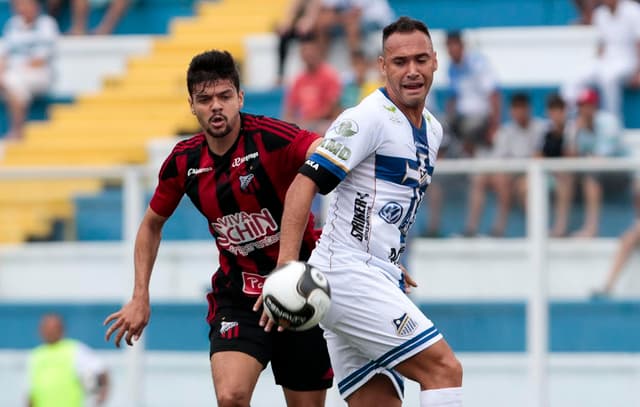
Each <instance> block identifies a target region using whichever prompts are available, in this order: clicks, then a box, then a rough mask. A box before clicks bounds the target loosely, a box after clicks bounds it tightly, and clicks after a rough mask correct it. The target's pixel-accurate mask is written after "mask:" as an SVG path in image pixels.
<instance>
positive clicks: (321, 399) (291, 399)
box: [283, 388, 327, 407]
mask: <svg viewBox="0 0 640 407" xmlns="http://www.w3.org/2000/svg"><path fill="white" fill-rule="evenodd" d="M283 391H284V399H285V400H286V402H287V407H324V403H325V400H326V398H327V390H315V391H295V390H291V389H286V388H284V389H283Z"/></svg>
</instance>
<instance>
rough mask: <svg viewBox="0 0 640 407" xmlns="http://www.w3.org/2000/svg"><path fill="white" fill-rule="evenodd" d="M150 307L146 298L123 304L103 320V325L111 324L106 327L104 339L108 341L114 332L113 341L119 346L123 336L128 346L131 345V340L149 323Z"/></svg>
mask: <svg viewBox="0 0 640 407" xmlns="http://www.w3.org/2000/svg"><path fill="white" fill-rule="evenodd" d="M150 315H151V308H150V306H149V300H148V299H137V298H136V299H132V300H131V301H129V302H128V303H127V304H125V305H124V306H123V307H122V308H121V309H120V311H118V312H114V313H113V314H111V315H109V316H108V317H107V319H105V320H104V322H103V325H104V326H107V325H109V324H110V323H111V322H113V321H115V322H113V324H112V325H111V326H110V327H109V329H107V333H106V334H105V340H106V341H107V342H109V339H110V338H111V335H112V334H115V339H114V343H115V345H116V347H118V348H119V347H120V341H121V340H122V338H123V337H124V338H125V342H126V343H127V345H129V346H133V340H136V341H137V340H138V339H139V338H140V335H142V331H143V330H144V328H145V327H146V326H147V324H148V323H149V317H150ZM125 335H126V336H125Z"/></svg>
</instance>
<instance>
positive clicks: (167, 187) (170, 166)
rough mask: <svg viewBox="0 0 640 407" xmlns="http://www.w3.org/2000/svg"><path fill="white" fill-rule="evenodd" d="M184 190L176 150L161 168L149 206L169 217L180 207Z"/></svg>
mask: <svg viewBox="0 0 640 407" xmlns="http://www.w3.org/2000/svg"><path fill="white" fill-rule="evenodd" d="M184 192H185V189H184V182H183V181H182V178H181V177H180V173H179V171H178V162H177V156H176V154H175V150H174V151H173V152H172V153H171V155H169V157H167V159H166V160H165V161H164V163H163V164H162V167H161V168H160V173H159V175H158V186H157V187H156V190H155V192H154V193H153V196H152V197H151V201H150V203H149V206H150V207H151V209H153V211H154V212H155V213H157V214H158V215H160V216H164V217H167V218H168V217H169V216H171V215H172V214H173V212H174V211H175V210H176V208H177V207H178V204H179V203H180V200H181V199H182V196H183V195H184Z"/></svg>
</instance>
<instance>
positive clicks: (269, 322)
mask: <svg viewBox="0 0 640 407" xmlns="http://www.w3.org/2000/svg"><path fill="white" fill-rule="evenodd" d="M261 307H262V294H260V295H259V296H258V299H257V300H256V302H255V304H253V311H254V312H258V311H260V308H261ZM258 325H260V326H262V327H264V331H265V332H271V329H273V327H274V326H276V325H277V324H276V322H275V321H274V320H273V319H271V318H269V315H267V312H266V311H265V310H264V309H263V310H262V315H261V316H260V320H259V321H258ZM277 326H278V332H282V331H284V330H285V329H286V326H285V324H281V325H277Z"/></svg>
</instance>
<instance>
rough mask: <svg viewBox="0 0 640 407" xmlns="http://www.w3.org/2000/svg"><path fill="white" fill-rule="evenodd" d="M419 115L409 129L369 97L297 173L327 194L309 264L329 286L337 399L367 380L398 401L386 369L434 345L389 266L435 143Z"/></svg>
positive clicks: (434, 335)
mask: <svg viewBox="0 0 640 407" xmlns="http://www.w3.org/2000/svg"><path fill="white" fill-rule="evenodd" d="M422 116H423V120H422V125H421V127H420V128H415V127H414V126H413V125H412V124H411V123H410V122H409V120H408V119H407V118H406V117H405V115H404V114H403V113H402V112H401V111H400V109H398V107H397V106H396V105H394V104H393V102H392V101H391V100H390V99H389V97H388V96H387V95H386V93H385V91H384V90H383V89H380V90H377V91H375V92H374V93H372V94H371V95H369V96H368V97H367V98H365V99H364V100H363V101H362V102H361V103H360V104H359V105H358V106H356V107H354V108H352V109H348V110H346V111H345V112H344V113H342V114H341V115H340V116H339V117H338V119H336V121H335V122H334V123H333V125H332V126H331V127H330V128H329V130H328V131H327V134H326V136H325V139H324V140H323V142H322V144H321V145H320V146H319V147H318V149H317V150H316V152H315V153H314V154H313V155H311V157H309V159H308V160H307V162H306V163H305V165H304V166H303V167H302V168H301V169H300V172H301V173H302V174H305V175H307V176H308V177H310V178H311V179H313V180H314V181H315V183H316V184H317V185H318V187H319V189H320V192H322V193H325V194H326V193H328V192H329V191H332V190H334V188H335V190H334V193H333V196H332V197H331V202H330V204H329V208H328V210H327V220H326V222H325V225H324V227H323V231H322V236H321V237H320V240H319V242H318V245H317V246H316V248H315V250H314V251H313V253H312V254H311V257H310V259H309V263H310V264H312V265H313V266H315V267H317V268H318V269H319V270H320V271H322V272H323V273H325V275H326V277H327V279H328V281H329V285H330V287H331V306H330V307H329V311H328V312H327V314H326V315H325V316H324V318H323V319H322V321H321V326H322V328H323V329H324V331H325V339H326V340H327V347H328V349H329V356H330V357H331V364H332V366H333V369H334V372H335V377H336V379H337V380H338V389H339V391H340V394H341V395H342V397H343V398H345V399H346V398H348V397H349V396H350V395H351V394H353V392H355V391H356V390H358V389H359V388H360V387H361V386H362V385H363V384H365V383H366V382H367V381H368V380H370V379H371V378H372V377H373V376H374V375H376V374H382V375H386V376H387V377H388V378H389V380H390V381H391V383H392V384H393V385H394V387H395V388H396V391H397V392H398V396H399V397H402V393H403V378H402V376H401V375H400V374H398V372H396V371H395V370H394V367H395V366H397V365H398V364H399V363H402V362H403V361H405V360H407V359H408V358H410V357H412V356H414V355H415V354H417V353H418V352H421V351H422V350H424V349H426V348H428V347H429V346H431V345H433V344H434V343H436V342H438V341H439V340H441V339H442V335H441V334H440V333H439V332H438V330H437V328H436V327H435V326H434V325H433V323H432V322H431V321H430V320H429V318H427V317H426V316H425V315H424V314H423V313H422V312H421V311H420V309H419V308H418V307H417V306H416V305H415V304H414V303H413V302H412V301H411V299H410V298H409V297H407V296H406V295H405V293H404V292H403V291H402V290H401V288H402V273H401V271H400V268H399V267H398V260H399V257H400V254H401V253H402V252H403V250H404V248H405V239H406V236H407V232H408V230H409V228H410V227H411V225H412V224H413V222H414V220H415V216H416V212H417V210H418V207H419V205H420V202H421V201H422V198H423V196H424V194H425V191H426V189H427V186H428V185H429V183H430V182H431V176H432V175H433V168H434V163H435V160H436V156H437V154H438V148H439V146H440V142H441V141H442V127H441V126H440V123H438V121H437V120H436V119H435V118H434V117H433V116H432V115H431V113H429V111H428V110H426V109H425V110H424V111H423V113H422Z"/></svg>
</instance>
